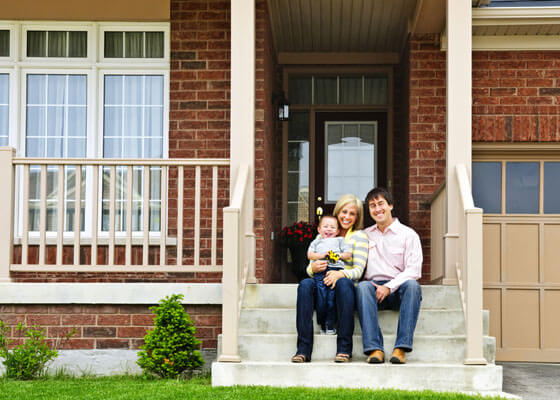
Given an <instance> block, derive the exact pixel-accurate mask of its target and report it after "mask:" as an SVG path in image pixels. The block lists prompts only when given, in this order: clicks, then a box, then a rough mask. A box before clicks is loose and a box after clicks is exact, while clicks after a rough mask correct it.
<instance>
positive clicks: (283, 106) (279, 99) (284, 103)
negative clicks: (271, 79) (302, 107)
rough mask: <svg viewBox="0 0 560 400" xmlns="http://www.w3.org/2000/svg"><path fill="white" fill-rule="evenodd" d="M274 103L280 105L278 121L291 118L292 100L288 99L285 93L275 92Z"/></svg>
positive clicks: (273, 95)
mask: <svg viewBox="0 0 560 400" xmlns="http://www.w3.org/2000/svg"><path fill="white" fill-rule="evenodd" d="M272 104H275V105H276V106H277V107H278V121H288V120H289V119H290V102H289V101H288V100H286V98H285V97H284V94H283V93H273V94H272Z"/></svg>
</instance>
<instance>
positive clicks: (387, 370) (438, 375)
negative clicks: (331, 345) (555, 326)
mask: <svg viewBox="0 0 560 400" xmlns="http://www.w3.org/2000/svg"><path fill="white" fill-rule="evenodd" d="M212 385H213V386H233V385H257V386H265V385H267V386H280V387H287V386H307V387H345V388H370V389H381V388H393V389H403V390H440V391H476V392H501V390H502V367H501V366H497V365H494V364H489V365H486V366H467V365H462V364H435V363H420V362H413V361H411V362H409V363H407V364H404V365H392V364H389V363H386V364H378V365H373V364H365V363H363V362H352V363H348V364H335V363H333V362H332V361H326V362H315V361H313V362H311V363H305V364H292V363H290V362H287V361H283V362H274V361H269V360H267V361H263V362H257V361H244V362H241V363H218V362H215V363H213V364H212Z"/></svg>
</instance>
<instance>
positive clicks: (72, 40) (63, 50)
mask: <svg viewBox="0 0 560 400" xmlns="http://www.w3.org/2000/svg"><path fill="white" fill-rule="evenodd" d="M27 57H71V58H76V57H81V58H84V57H87V32H85V31H27Z"/></svg>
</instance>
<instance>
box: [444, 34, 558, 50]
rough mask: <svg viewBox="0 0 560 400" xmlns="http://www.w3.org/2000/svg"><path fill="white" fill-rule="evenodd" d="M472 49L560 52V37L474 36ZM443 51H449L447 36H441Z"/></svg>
mask: <svg viewBox="0 0 560 400" xmlns="http://www.w3.org/2000/svg"><path fill="white" fill-rule="evenodd" d="M472 49H473V51H476V50H497V51H526V50H560V35H548V36H545V35H532V36H521V35H519V36H517V35H515V36H473V37H472ZM441 50H442V51H445V50H447V35H445V34H442V35H441Z"/></svg>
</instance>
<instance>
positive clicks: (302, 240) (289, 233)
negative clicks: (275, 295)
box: [280, 221, 317, 281]
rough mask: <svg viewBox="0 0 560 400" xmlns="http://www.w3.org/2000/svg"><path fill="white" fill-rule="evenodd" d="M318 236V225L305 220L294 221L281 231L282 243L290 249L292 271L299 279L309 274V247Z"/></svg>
mask: <svg viewBox="0 0 560 400" xmlns="http://www.w3.org/2000/svg"><path fill="white" fill-rule="evenodd" d="M316 236H317V225H315V224H310V223H309V222H305V221H299V222H294V223H293V224H292V225H288V226H285V227H284V228H283V229H282V231H281V232H280V243H281V244H282V246H284V247H286V248H287V249H288V250H289V251H290V256H291V259H292V263H291V266H292V271H293V272H294V274H295V276H296V278H297V280H298V281H300V280H302V279H303V278H305V277H306V276H307V274H306V272H305V269H306V268H307V265H308V264H309V261H308V259H307V248H308V247H309V244H311V242H312V241H313V239H314V238H315V237H316Z"/></svg>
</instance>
